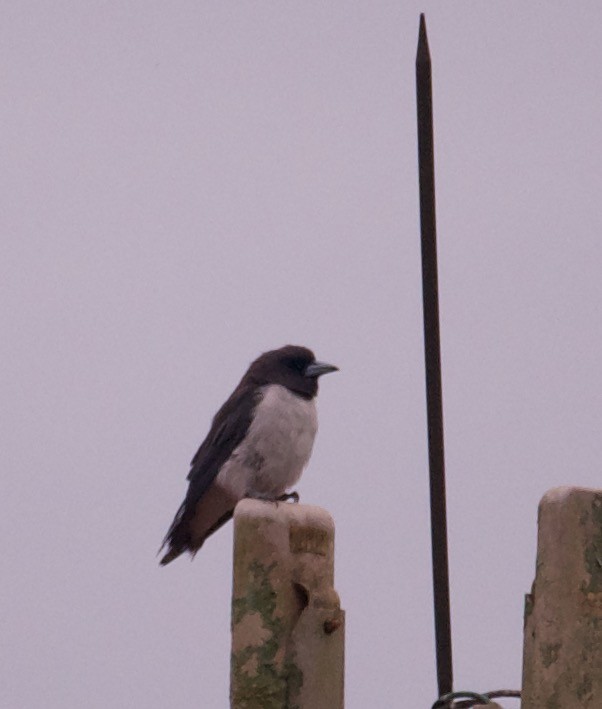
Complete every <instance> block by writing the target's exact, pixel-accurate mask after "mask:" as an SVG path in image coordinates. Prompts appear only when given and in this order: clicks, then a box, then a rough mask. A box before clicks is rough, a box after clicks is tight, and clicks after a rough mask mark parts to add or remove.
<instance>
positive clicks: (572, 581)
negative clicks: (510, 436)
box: [521, 487, 602, 709]
mask: <svg viewBox="0 0 602 709" xmlns="http://www.w3.org/2000/svg"><path fill="white" fill-rule="evenodd" d="M521 707H522V709H600V707H602V490H586V489H583V488H574V487H562V488H556V489H554V490H550V491H549V492H548V493H547V494H546V495H545V496H544V497H543V499H542V501H541V503H540V505H539V534H538V545H537V565H536V573H535V582H534V584H533V589H532V592H531V593H530V594H529V595H527V597H526V603H525V638H524V657H523V691H522V704H521Z"/></svg>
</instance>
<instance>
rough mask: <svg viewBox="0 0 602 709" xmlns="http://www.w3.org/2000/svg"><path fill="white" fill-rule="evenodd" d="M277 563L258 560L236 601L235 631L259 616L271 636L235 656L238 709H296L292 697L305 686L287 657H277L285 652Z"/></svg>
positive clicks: (235, 703)
mask: <svg viewBox="0 0 602 709" xmlns="http://www.w3.org/2000/svg"><path fill="white" fill-rule="evenodd" d="M275 570H277V563H276V562H273V563H271V564H261V563H260V562H258V561H254V562H253V563H252V564H251V565H250V567H249V574H248V581H247V584H246V586H245V595H244V596H242V597H238V598H235V599H234V600H233V602H232V626H233V628H234V627H235V626H236V625H238V624H239V623H241V622H243V621H244V620H245V618H246V617H247V616H248V615H249V614H259V616H260V618H261V626H262V630H263V631H264V632H265V634H266V636H267V637H264V639H263V642H261V643H258V644H257V645H256V646H251V647H245V648H243V649H241V650H239V651H238V652H234V653H232V656H231V672H232V677H233V680H234V681H233V683H232V686H233V688H234V690H233V692H234V694H233V696H232V697H231V701H232V705H233V706H234V707H236V709H294V707H293V706H291V705H290V700H289V697H294V696H297V695H298V690H299V688H300V687H301V685H302V683H303V675H302V673H301V672H300V670H299V669H298V668H297V667H296V666H295V665H294V664H290V663H286V662H284V657H283V656H281V657H280V658H277V657H276V656H277V654H278V651H279V650H280V652H281V653H282V649H285V646H286V640H287V639H286V638H284V637H283V635H284V633H285V627H284V624H283V621H282V619H281V618H280V617H278V615H277V612H276V609H277V604H276V591H275V589H274V587H273V585H272V580H271V579H272V577H273V573H274V571H275Z"/></svg>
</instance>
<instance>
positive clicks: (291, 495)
mask: <svg viewBox="0 0 602 709" xmlns="http://www.w3.org/2000/svg"><path fill="white" fill-rule="evenodd" d="M276 499H277V500H278V502H288V501H289V500H290V501H291V502H293V503H294V504H297V503H298V502H299V493H298V492H297V491H296V490H293V492H285V493H284V495H280V497H277V498H276Z"/></svg>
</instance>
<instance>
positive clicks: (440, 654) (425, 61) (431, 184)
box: [416, 15, 453, 696]
mask: <svg viewBox="0 0 602 709" xmlns="http://www.w3.org/2000/svg"><path fill="white" fill-rule="evenodd" d="M416 98H417V107H418V164H419V174H420V232H421V244H422V302H423V311H424V359H425V367H426V401H427V421H428V449H429V476H430V494H431V541H432V557H433V593H434V605H435V643H436V652H437V682H438V687H439V696H442V695H444V694H449V692H451V691H452V684H453V679H452V645H451V621H450V608H449V569H448V559H447V513H446V504H445V462H444V452H443V403H442V393H441V345H440V338H439V285H438V278H437V230H436V225H435V159H434V148H433V96H432V86H431V56H430V52H429V46H428V39H427V36H426V22H425V20H424V15H420V31H419V34H418V51H417V53H416Z"/></svg>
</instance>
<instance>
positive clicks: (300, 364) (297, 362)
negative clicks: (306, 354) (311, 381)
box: [287, 357, 306, 372]
mask: <svg viewBox="0 0 602 709" xmlns="http://www.w3.org/2000/svg"><path fill="white" fill-rule="evenodd" d="M287 364H288V367H289V369H293V370H295V372H304V371H305V365H306V362H305V360H303V359H301V358H299V357H291V359H290V360H289V361H288V362H287Z"/></svg>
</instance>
